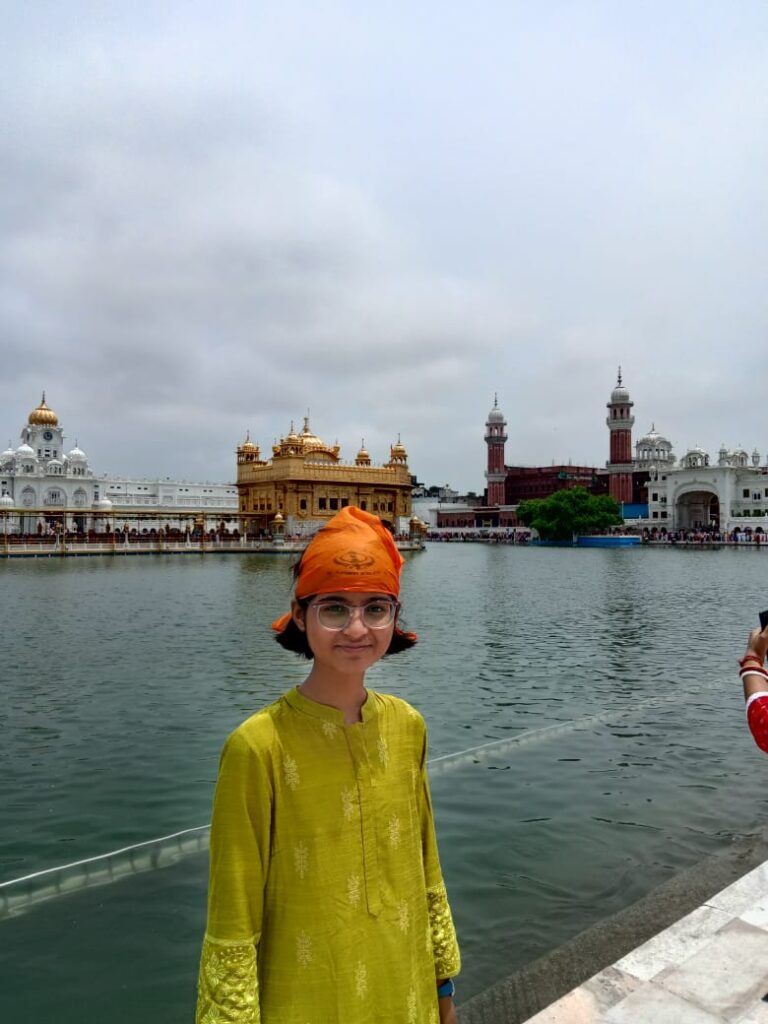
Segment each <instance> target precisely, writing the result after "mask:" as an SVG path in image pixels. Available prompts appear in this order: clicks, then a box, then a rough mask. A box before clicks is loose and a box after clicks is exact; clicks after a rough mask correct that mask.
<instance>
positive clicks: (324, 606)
mask: <svg viewBox="0 0 768 1024" xmlns="http://www.w3.org/2000/svg"><path fill="white" fill-rule="evenodd" d="M309 607H310V608H314V609H315V612H316V614H317V621H318V622H319V623H320V625H321V626H322V627H323V629H346V628H347V626H348V625H349V624H350V622H351V621H352V618H353V616H354V615H356V614H359V615H360V618H361V620H362V623H363V625H364V626H366V627H367V628H368V629H386V627H387V626H391V625H392V623H393V622H394V620H395V614H396V613H397V602H396V601H390V600H388V599H387V598H380V599H376V600H375V601H368V602H366V604H346V603H345V602H344V601H313V602H312V604H311V605H310V606H309Z"/></svg>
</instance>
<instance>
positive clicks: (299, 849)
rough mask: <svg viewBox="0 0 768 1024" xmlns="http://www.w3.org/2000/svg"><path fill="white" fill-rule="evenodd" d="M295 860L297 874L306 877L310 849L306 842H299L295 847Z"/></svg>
mask: <svg viewBox="0 0 768 1024" xmlns="http://www.w3.org/2000/svg"><path fill="white" fill-rule="evenodd" d="M293 862H294V864H295V865H296V874H297V875H298V876H299V878H306V877H307V871H308V870H309V850H308V849H307V848H306V846H305V845H304V843H299V844H298V845H297V846H294V848H293Z"/></svg>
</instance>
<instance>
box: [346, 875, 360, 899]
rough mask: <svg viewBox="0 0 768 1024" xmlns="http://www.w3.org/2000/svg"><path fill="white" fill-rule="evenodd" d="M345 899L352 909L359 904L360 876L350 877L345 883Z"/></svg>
mask: <svg viewBox="0 0 768 1024" xmlns="http://www.w3.org/2000/svg"><path fill="white" fill-rule="evenodd" d="M347 898H348V899H349V902H350V903H351V904H352V906H353V907H356V906H357V905H358V903H359V902H360V876H359V875H350V876H349V881H348V882H347Z"/></svg>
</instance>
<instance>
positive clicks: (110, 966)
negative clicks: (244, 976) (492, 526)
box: [0, 545, 768, 1024]
mask: <svg viewBox="0 0 768 1024" xmlns="http://www.w3.org/2000/svg"><path fill="white" fill-rule="evenodd" d="M766 557H768V555H766V554H763V553H762V552H753V551H730V550H727V551H686V550H679V549H677V550H661V551H660V550H653V551H649V550H617V551H610V550H580V549H574V550H570V549H525V548H520V549H517V548H508V547H485V546H474V545H444V546H433V547H431V548H430V549H429V550H428V552H426V553H424V554H420V555H416V556H413V557H412V558H410V559H409V564H408V566H407V567H406V572H405V577H404V596H403V599H404V605H405V611H406V618H407V620H408V623H409V625H410V626H411V628H413V629H415V630H416V631H417V632H419V634H420V643H419V645H418V646H417V647H416V648H414V650H413V651H411V652H409V653H407V654H404V655H400V656H398V657H397V658H392V659H389V660H388V661H387V662H385V663H383V664H382V665H381V666H377V667H376V669H375V670H374V671H373V672H372V674H371V677H370V683H371V685H372V686H373V687H378V688H380V689H384V690H390V691H391V692H395V693H398V694H400V695H402V696H404V697H406V698H407V699H408V700H410V701H411V702H412V703H413V704H415V705H416V706H417V707H419V708H420V709H421V710H422V711H423V713H424V714H425V716H426V718H427V720H428V723H429V725H430V735H431V756H432V758H434V759H439V760H436V761H435V762H434V765H433V771H432V776H433V782H432V785H433V793H434V799H435V805H436V812H437V816H438V828H439V832H440V837H441V855H442V860H443V867H444V873H445V875H446V879H447V882H448V885H449V889H450V892H451V895H452V903H453V906H454V910H455V915H456V918H457V923H458V926H459V930H460V937H461V940H462V949H463V954H464V962H465V969H464V972H463V975H462V987H461V994H462V995H463V996H464V997H465V998H466V997H468V996H469V995H471V994H473V993H474V992H477V991H479V990H481V989H483V988H484V987H486V986H487V985H489V984H491V983H492V982H493V981H495V980H497V979H498V978H499V977H500V976H502V975H503V974H506V973H508V972H509V971H510V970H512V969H513V968H515V967H519V966H521V965H522V964H524V963H526V962H527V961H529V960H531V959H533V958H534V957H536V956H538V955H540V954H542V953H544V952H546V951H548V950H550V949H552V948H553V947H555V946H557V945H559V944H560V943H561V942H563V941H564V940H565V939H566V938H568V937H570V936H571V935H573V934H575V933H576V932H578V931H581V930H582V929H583V928H585V927H587V926H588V925H590V924H591V923H593V922H594V921H596V920H598V919H599V918H601V917H603V916H605V915H607V914H610V913H613V912H614V911H616V910H618V909H620V908H621V907H624V906H626V905H628V904H629V903H632V902H634V901H635V900H636V899H637V898H639V897H640V896H641V895H643V894H644V893H646V892H648V891H649V890H650V889H651V888H653V887H654V886H655V885H657V884H659V883H660V882H661V881H663V880H665V879H666V878H668V877H669V876H670V875H672V874H674V873H676V872H678V871H680V870H682V869H684V868H685V867H686V866H688V865H690V864H692V863H694V862H695V861H697V860H699V859H701V858H702V857H703V856H705V855H707V854H709V853H711V852H713V851H715V850H717V849H719V848H722V847H723V846H724V845H725V844H727V843H728V842H730V841H731V839H732V838H733V836H735V835H741V834H745V833H750V832H753V831H755V830H757V829H758V828H759V827H761V826H762V825H763V824H764V823H765V817H766V797H765V786H764V785H763V780H764V778H765V772H766V764H765V762H764V759H763V756H762V755H761V754H760V753H759V751H757V750H756V748H754V747H753V746H752V744H751V740H750V739H749V736H748V734H747V732H746V729H745V727H744V718H743V701H742V699H741V697H740V694H739V683H738V678H737V676H736V673H735V671H734V669H735V660H734V659H735V657H736V655H737V654H738V653H740V652H741V650H742V648H743V644H744V636H745V633H746V629H747V628H748V626H749V625H750V624H751V623H752V622H753V621H756V613H757V610H758V609H759V608H762V607H764V606H766V605H768V600H767V598H768V595H767V594H766V589H767V588H766V586H765V581H766V576H767V574H766V568H767V567H768V563H766V561H765V559H766ZM0 588H1V589H0V628H2V630H3V636H4V643H3V650H4V654H3V659H2V683H1V684H0V686H1V691H0V693H1V696H2V700H1V701H0V734H1V735H2V737H3V743H2V747H1V748H0V823H1V824H0V880H4V879H9V878H14V877H18V876H21V875H24V874H27V873H29V872H32V871H35V870H38V869H41V868H45V867H49V866H52V865H55V864H60V863H63V862H66V861H71V860H75V859H77V858H80V857H85V856H90V855H92V854H95V853H101V852H104V851H106V850H110V849H113V848H115V847H118V846H123V845H126V844H128V843H131V842H140V841H141V840H144V839H148V838H151V837H153V836H157V835H163V834H166V833H168V832H172V831H175V830H176V829H181V828H185V827H188V826H191V825H198V824H202V823H204V822H206V821H207V820H208V817H209V807H210V800H211V791H212V786H213V782H214V779H215V774H216V764H217V758H218V751H219V748H220V746H221V743H222V741H223V738H224V736H225V735H226V733H227V732H228V731H229V730H230V729H232V728H233V727H234V726H235V725H236V724H237V723H238V722H240V721H241V720H242V719H243V718H245V717H246V716H247V715H249V714H250V713H251V712H252V711H253V710H254V709H256V708H258V707H259V706H261V705H262V704H264V703H266V702H267V701H269V700H271V699H273V698H274V697H275V696H277V695H278V694H279V693H281V692H283V691H284V690H285V689H287V688H288V687H289V686H291V685H293V684H294V683H296V682H298V681H300V680H301V679H302V678H303V676H304V674H305V669H304V667H303V665H302V663H301V662H300V661H299V660H297V659H294V658H293V657H292V656H291V655H288V654H286V653H285V652H283V651H281V650H280V649H279V648H278V647H277V646H276V645H275V643H274V641H273V639H272V637H271V636H270V633H269V630H268V628H267V627H268V623H269V622H270V621H271V620H272V618H274V617H275V616H276V615H277V614H279V613H281V612H282V611H284V610H285V608H286V607H287V602H288V598H289V592H290V574H289V568H288V560H287V559H284V558H275V557H272V558H270V557H268V556H245V557H243V556H239V557H229V558H227V557H217V556H206V557H205V558H204V559H201V560H196V559H188V558H184V559H181V558H180V559H172V558H168V559H150V558H146V559H124V560H121V559H112V560H110V559H104V560H100V559H93V560H68V561H62V562H56V561H53V560H45V561H39V562H34V563H30V562H6V563H3V564H2V565H0ZM557 723H560V724H561V726H562V728H557V729H553V728H551V727H552V726H553V725H555V724H557ZM539 730H542V731H541V732H540V733H539ZM500 741H508V742H500ZM476 747H484V749H482V750H480V751H478V752H477V753H474V754H472V753H470V754H465V755H464V756H462V757H459V758H456V759H451V758H447V757H446V756H445V755H449V754H453V753H454V752H457V751H466V750H468V749H470V750H471V749H474V748H476ZM205 870H206V865H205V858H204V856H202V855H197V856H196V857H192V858H189V859H188V860H186V861H184V862H182V863H181V864H179V865H177V866H176V867H173V868H168V869H165V870H162V871H156V872H153V873H149V874H146V875H142V876H136V877H133V878H128V879H124V880H122V881H120V882H116V883H115V884H113V885H110V886H106V887H102V888H100V889H95V890H91V891H88V892H83V893H80V894H78V895H73V896H69V897H66V898H63V899H59V900H57V901H51V902H49V903H45V904H41V905H40V906H38V907H37V908H36V909H34V910H32V911H30V912H29V913H28V914H26V915H24V916H23V917H18V918H11V919H8V920H5V921H2V922H0V992H2V995H0V1005H3V1004H4V1005H5V1006H7V1007H9V1009H10V1010H11V1011H13V1013H15V1014H16V1016H17V1018H18V1019H25V1020H26V1019H29V1020H35V1021H36V1022H44V1021H48V1020H50V1021H56V1022H57V1024H69V1022H70V1021H72V1022H74V1021H78V1022H80V1021H82V1020H97V1019H109V1020H110V1021H111V1022H112V1024H122V1022H123V1021H125V1022H128V1021H132V1022H133V1021H135V1020H136V1019H141V1020H142V1021H144V1022H154V1021H157V1022H158V1024H160V1022H162V1024H169V1022H174V1021H179V1022H181V1021H185V1020H189V1018H190V1014H191V1012H192V1011H191V1007H192V1005H193V987H194V976H195V971H196V957H197V951H198V946H199V941H200V934H201V929H202V925H203V914H204V900H205V891H204V890H205ZM107 1015H108V1016H107ZM10 1019H14V1018H13V1017H12V1016H11V1017H10Z"/></svg>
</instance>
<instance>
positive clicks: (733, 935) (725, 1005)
mask: <svg viewBox="0 0 768 1024" xmlns="http://www.w3.org/2000/svg"><path fill="white" fill-rule="evenodd" d="M654 983H655V984H656V985H658V986H660V987H663V989H665V990H666V991H668V992H671V993H674V994H675V995H677V996H680V997H681V998H682V999H685V1000H686V1001H688V1002H690V1003H693V1004H695V1005H696V1006H699V1007H701V1008H702V1009H705V1010H707V1011H709V1012H710V1013H713V1014H715V1015H717V1016H719V1017H721V1018H722V1019H724V1020H726V1021H737V1020H738V1018H739V1017H740V1016H742V1015H743V1014H744V1013H745V1011H746V1010H747V1009H749V1007H750V1006H752V1005H753V1004H754V1003H756V1002H757V1001H758V1000H759V999H760V997H761V996H763V995H764V994H765V991H766V989H768V932H765V931H763V930H762V929H760V928H755V927H754V926H753V925H750V924H745V923H744V922H743V921H739V920H736V921H732V922H731V923H730V924H727V925H726V926H725V927H724V928H722V929H721V930H720V931H719V932H718V933H717V935H716V937H715V938H714V939H713V940H712V941H711V942H709V943H707V945H705V946H704V947H703V948H702V949H701V950H700V951H699V952H698V953H695V954H694V955H693V956H692V957H689V958H688V959H687V960H686V961H685V962H684V963H682V964H681V965H680V966H678V967H669V968H667V969H666V970H664V971H662V972H661V973H660V974H657V975H656V977H655V979H654ZM630 998H631V997H630Z"/></svg>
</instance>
